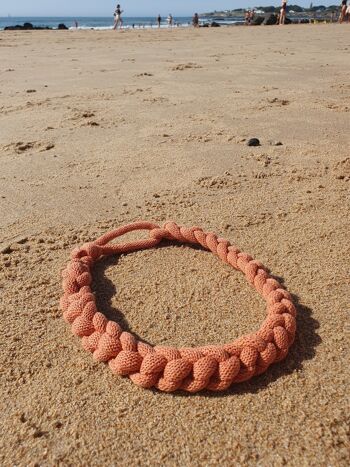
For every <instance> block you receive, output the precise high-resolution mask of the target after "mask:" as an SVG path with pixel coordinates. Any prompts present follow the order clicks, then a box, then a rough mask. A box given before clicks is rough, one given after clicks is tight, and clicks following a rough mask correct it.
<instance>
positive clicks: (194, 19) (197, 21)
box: [192, 13, 199, 28]
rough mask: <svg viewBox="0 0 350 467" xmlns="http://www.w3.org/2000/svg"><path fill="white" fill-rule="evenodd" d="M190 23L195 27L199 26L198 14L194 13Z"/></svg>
mask: <svg viewBox="0 0 350 467" xmlns="http://www.w3.org/2000/svg"><path fill="white" fill-rule="evenodd" d="M192 24H193V26H194V27H195V28H199V16H198V13H195V14H194V15H193V18H192Z"/></svg>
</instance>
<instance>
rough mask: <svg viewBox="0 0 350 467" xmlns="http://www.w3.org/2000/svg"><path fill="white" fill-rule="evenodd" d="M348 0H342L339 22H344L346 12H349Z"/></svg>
mask: <svg viewBox="0 0 350 467" xmlns="http://www.w3.org/2000/svg"><path fill="white" fill-rule="evenodd" d="M346 3H347V0H342V2H341V9H340V15H339V23H342V22H343V21H344V20H345V17H346V14H347V10H348V9H347V6H346Z"/></svg>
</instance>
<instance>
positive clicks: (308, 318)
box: [92, 242, 322, 397]
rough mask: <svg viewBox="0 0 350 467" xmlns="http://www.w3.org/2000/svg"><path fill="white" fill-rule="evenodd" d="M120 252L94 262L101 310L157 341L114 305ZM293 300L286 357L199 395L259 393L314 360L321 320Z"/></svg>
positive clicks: (124, 326) (183, 394)
mask: <svg viewBox="0 0 350 467" xmlns="http://www.w3.org/2000/svg"><path fill="white" fill-rule="evenodd" d="M169 246H179V245H178V244H177V243H175V242H164V243H162V245H159V246H158V247H157V248H167V247H169ZM181 247H185V248H194V249H198V250H203V251H206V250H204V249H203V248H202V247H200V246H197V245H194V246H192V245H181ZM118 261H119V256H108V257H105V258H102V259H101V260H100V261H98V262H97V263H96V264H95V266H94V272H93V283H92V289H93V290H94V291H96V292H97V293H96V305H97V309H99V310H101V312H103V314H104V315H105V316H106V318H107V319H109V320H111V321H114V322H116V323H118V324H119V325H120V326H121V327H122V329H123V330H124V331H128V332H131V333H133V335H134V336H135V337H136V338H137V339H138V340H140V341H141V342H144V343H146V344H150V345H154V344H152V343H151V342H148V341H147V340H145V339H144V338H143V337H142V336H139V335H138V334H137V333H135V332H134V331H133V330H132V329H131V327H130V325H129V322H128V320H127V318H126V317H125V315H124V312H123V311H122V310H120V309H118V308H115V307H113V306H112V297H114V296H116V295H117V293H118V289H117V287H116V285H115V284H114V283H113V282H112V281H111V280H110V279H108V277H107V276H106V271H107V269H108V268H110V267H112V266H113V267H115V266H117V265H118ZM273 277H275V278H276V279H277V280H278V281H279V282H280V283H281V284H282V283H284V280H283V278H281V277H277V276H273ZM292 296H293V301H294V304H295V306H296V308H297V318H296V319H297V332H296V337H295V341H294V343H293V345H292V347H291V349H290V350H289V352H288V355H287V357H286V358H285V360H283V361H281V362H278V363H276V364H273V365H271V366H270V367H269V368H268V370H267V371H266V372H265V373H263V374H262V375H259V376H256V377H254V378H252V379H251V380H249V381H246V382H243V383H239V384H234V385H232V386H231V387H230V388H229V389H228V390H226V391H223V392H212V391H201V392H199V393H196V396H201V397H227V396H232V395H240V394H245V393H253V394H254V393H258V392H260V391H263V390H264V389H266V388H267V387H269V386H270V385H271V384H273V383H274V382H275V381H276V380H278V379H279V378H282V377H284V376H287V375H289V374H292V373H294V372H296V371H300V370H302V368H303V363H304V362H305V361H308V360H312V359H313V358H314V357H315V355H316V347H317V346H318V345H319V344H320V343H321V342H322V340H321V338H320V336H319V335H318V333H317V330H318V328H319V327H320V324H319V322H318V321H317V320H316V319H315V318H313V317H312V310H311V309H310V308H308V307H306V306H304V305H303V304H302V303H301V302H300V299H299V297H298V296H297V295H293V294H292ZM151 391H153V392H154V393H157V394H159V391H158V390H157V389H151ZM169 396H172V397H189V396H190V394H188V393H186V392H181V391H178V392H175V393H171V394H169Z"/></svg>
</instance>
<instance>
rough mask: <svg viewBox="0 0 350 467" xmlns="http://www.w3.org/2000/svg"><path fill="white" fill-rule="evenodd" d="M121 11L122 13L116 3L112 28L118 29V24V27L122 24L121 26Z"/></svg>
mask: <svg viewBox="0 0 350 467" xmlns="http://www.w3.org/2000/svg"><path fill="white" fill-rule="evenodd" d="M122 13H123V10H121V9H120V5H119V3H118V5H117V8H116V9H115V12H114V27H113V29H118V26H119V25H120V29H121V28H122V26H123V20H122Z"/></svg>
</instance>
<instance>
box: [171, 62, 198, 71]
mask: <svg viewBox="0 0 350 467" xmlns="http://www.w3.org/2000/svg"><path fill="white" fill-rule="evenodd" d="M191 68H203V67H202V66H201V65H197V63H192V62H189V63H180V64H179V65H176V66H174V67H172V68H170V70H172V71H183V70H189V69H191Z"/></svg>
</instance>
